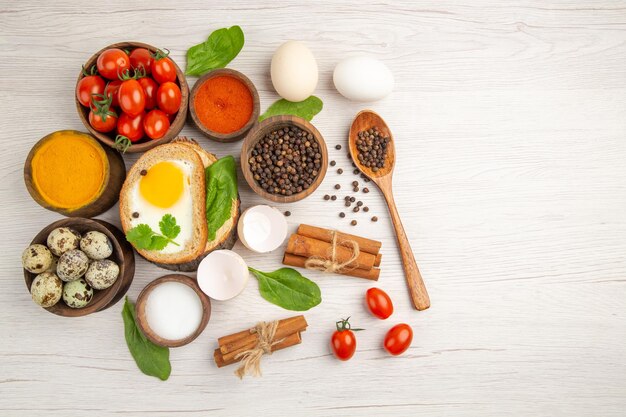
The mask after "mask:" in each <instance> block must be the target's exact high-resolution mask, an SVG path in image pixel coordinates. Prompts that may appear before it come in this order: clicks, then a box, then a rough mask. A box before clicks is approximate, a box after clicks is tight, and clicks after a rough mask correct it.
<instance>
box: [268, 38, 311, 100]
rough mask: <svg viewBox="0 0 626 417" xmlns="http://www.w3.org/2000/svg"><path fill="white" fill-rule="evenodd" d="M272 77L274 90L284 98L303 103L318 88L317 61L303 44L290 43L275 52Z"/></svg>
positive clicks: (284, 44)
mask: <svg viewBox="0 0 626 417" xmlns="http://www.w3.org/2000/svg"><path fill="white" fill-rule="evenodd" d="M271 75H272V84H273V85H274V89H276V92H277V93H278V94H279V95H280V96H281V97H282V98H284V99H285V100H289V101H302V100H305V99H307V98H308V97H309V96H310V95H311V94H313V92H314V91H315V87H316V86H317V77H318V74H317V61H315V57H314V56H313V54H312V53H311V51H310V50H309V49H308V48H307V47H306V46H304V44H303V43H301V42H297V41H288V42H285V43H283V44H282V45H281V46H280V47H279V48H278V49H277V50H276V52H274V56H273V57H272V65H271Z"/></svg>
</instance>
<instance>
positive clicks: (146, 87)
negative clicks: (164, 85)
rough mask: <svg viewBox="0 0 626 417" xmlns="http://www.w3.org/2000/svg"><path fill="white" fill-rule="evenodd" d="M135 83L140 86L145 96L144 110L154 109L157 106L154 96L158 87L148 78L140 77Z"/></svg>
mask: <svg viewBox="0 0 626 417" xmlns="http://www.w3.org/2000/svg"><path fill="white" fill-rule="evenodd" d="M137 81H139V84H141V87H142V88H143V92H144V95H145V96H146V110H150V109H153V108H155V107H156V106H157V101H156V96H157V91H158V89H159V85H158V84H157V83H156V81H154V80H153V79H152V78H150V77H142V78H140V79H138V80H137Z"/></svg>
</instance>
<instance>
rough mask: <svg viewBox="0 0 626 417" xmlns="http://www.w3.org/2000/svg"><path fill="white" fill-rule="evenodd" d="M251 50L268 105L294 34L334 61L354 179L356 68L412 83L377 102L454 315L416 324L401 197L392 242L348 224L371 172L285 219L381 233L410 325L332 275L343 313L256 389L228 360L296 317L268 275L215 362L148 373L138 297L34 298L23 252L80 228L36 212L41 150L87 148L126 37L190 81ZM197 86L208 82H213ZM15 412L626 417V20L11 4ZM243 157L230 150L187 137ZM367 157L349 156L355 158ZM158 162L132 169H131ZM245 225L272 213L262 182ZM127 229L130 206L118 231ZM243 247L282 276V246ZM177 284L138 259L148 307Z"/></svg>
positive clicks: (3, 60)
mask: <svg viewBox="0 0 626 417" xmlns="http://www.w3.org/2000/svg"><path fill="white" fill-rule="evenodd" d="M234 24H239V25H241V26H242V28H243V30H244V32H245V35H246V44H245V47H244V49H243V51H242V52H241V54H240V55H239V56H238V57H237V58H236V59H235V60H234V61H233V62H232V63H231V64H230V67H232V68H236V69H238V70H241V71H242V72H244V73H245V74H247V75H248V76H249V77H250V78H251V79H252V81H253V82H254V83H255V84H256V85H257V87H258V89H259V93H260V95H261V101H262V107H263V108H266V107H267V106H268V105H269V104H270V103H271V102H273V101H274V100H275V99H276V98H277V96H276V94H275V92H274V91H273V89H272V86H271V82H270V79H269V62H270V58H271V55H272V53H273V51H274V50H275V49H276V47H277V46H278V45H280V44H281V43H282V42H284V41H286V40H288V39H299V40H301V41H304V42H305V43H306V44H307V45H308V46H309V47H310V48H311V50H312V51H313V53H314V54H315V56H316V58H317V61H318V64H319V69H320V82H319V86H318V89H317V92H316V93H317V94H318V95H319V96H320V97H321V98H322V99H323V100H324V110H323V112H322V113H320V114H319V115H318V116H317V117H316V118H315V119H314V123H315V125H316V126H317V127H318V128H319V129H320V131H321V132H322V134H323V135H324V137H325V138H326V140H327V142H328V144H329V151H330V154H331V158H332V159H336V160H337V161H338V166H337V167H343V168H344V169H345V170H346V171H348V172H350V171H351V169H350V168H351V167H350V165H349V164H348V162H347V158H346V155H345V151H344V150H342V151H341V152H339V151H335V150H334V145H335V144H337V143H344V144H345V141H346V133H347V129H348V126H349V124H350V122H351V120H352V117H353V116H354V115H355V114H356V112H357V111H358V110H360V109H362V108H364V107H366V106H363V105H360V104H356V103H350V102H348V101H347V100H345V99H344V98H342V97H341V96H340V95H339V94H338V93H337V92H336V91H335V90H334V88H333V86H332V69H333V68H334V65H335V64H336V63H337V62H338V61H339V60H340V59H341V58H343V57H345V56H347V55H348V54H350V53H359V52H370V53H373V54H374V55H376V56H378V57H379V58H381V59H382V60H384V61H385V62H386V63H387V64H388V65H389V67H390V68H391V69H392V71H393V73H394V75H395V79H396V88H395V90H394V92H393V93H392V94H391V95H390V96H389V97H388V98H386V99H384V100H383V101H380V102H377V103H373V104H371V105H369V106H367V107H371V108H373V109H375V110H376V111H378V112H380V114H381V115H383V117H385V118H386V119H387V121H388V123H389V125H390V126H391V128H392V130H393V132H394V134H395V138H396V147H397V153H398V155H399V159H398V161H397V170H396V178H395V192H396V196H397V198H396V199H397V203H398V206H399V210H400V212H401V214H402V216H403V218H404V224H405V226H406V228H407V233H408V235H409V237H410V239H411V243H412V245H413V249H414V252H415V255H416V258H417V260H418V263H419V265H420V267H421V270H422V272H423V275H424V277H425V280H426V283H427V286H428V288H429V290H430V295H431V299H432V307H431V309H430V310H428V311H425V312H421V313H419V312H416V311H414V310H412V309H411V307H410V303H409V298H408V296H407V292H406V288H405V283H404V278H403V274H402V270H401V264H400V258H399V255H398V252H397V247H396V244H395V241H394V238H393V234H392V230H391V223H390V221H389V218H388V215H387V214H386V212H385V209H384V206H383V203H382V198H381V196H380V194H379V193H378V192H371V193H370V194H368V195H364V196H363V200H364V201H365V202H366V204H367V205H368V206H369V207H370V208H371V211H370V213H369V214H370V215H378V217H380V221H379V222H378V223H376V224H372V223H371V222H369V221H368V220H367V218H368V216H366V215H365V214H363V213H361V215H360V216H359V217H358V219H359V225H358V226H357V227H354V228H351V227H350V226H349V225H348V220H349V219H343V220H342V219H339V218H338V217H337V213H338V212H339V211H340V210H341V209H342V203H341V201H340V200H341V198H340V200H338V201H336V202H325V201H323V199H322V196H323V195H324V194H326V193H329V192H331V191H333V190H332V187H333V185H334V184H335V183H337V182H339V183H341V184H342V185H343V188H342V192H341V193H340V194H339V195H340V197H343V195H344V193H345V191H344V190H346V189H347V188H348V184H349V182H351V181H352V180H353V177H352V176H351V175H346V174H344V175H343V176H341V177H340V176H338V175H337V174H336V173H335V172H334V170H331V171H329V174H328V175H327V177H326V180H325V181H324V183H323V184H322V186H321V187H320V188H319V189H318V190H317V191H316V192H315V193H314V194H313V195H312V196H311V197H309V198H308V199H306V200H304V201H301V202H299V203H295V204H291V205H288V206H287V205H285V206H281V207H280V209H282V210H286V209H289V210H290V211H291V212H292V213H293V215H292V216H291V217H290V218H289V221H290V223H291V225H292V226H293V227H295V225H296V224H298V223H300V222H310V223H314V224H319V225H325V226H333V227H337V228H340V229H343V230H349V231H354V232H356V233H360V234H363V235H367V236H371V237H375V238H379V239H380V240H382V242H383V249H382V251H383V254H384V258H383V259H384V261H383V273H382V276H381V279H380V281H379V283H378V284H377V285H379V286H381V287H382V288H384V289H385V290H387V291H388V292H389V294H390V295H391V296H392V297H393V300H394V302H395V306H396V312H395V313H394V315H393V316H392V317H391V318H390V319H389V320H387V321H380V320H377V319H374V318H372V317H371V316H370V315H369V314H368V313H367V312H366V311H365V308H364V306H363V302H362V299H363V295H364V292H365V290H366V289H367V288H369V287H370V286H371V285H372V284H371V283H369V282H367V281H361V280H357V279H350V278H346V277H340V276H336V277H335V276H332V277H323V276H321V275H320V274H315V273H308V274H307V275H309V276H310V277H312V278H313V279H315V280H316V281H317V282H318V283H319V285H320V287H321V289H322V294H323V303H322V304H321V305H320V306H319V307H317V308H315V309H313V310H311V311H309V312H308V313H306V318H307V320H308V321H309V323H310V327H309V329H308V330H307V331H306V333H305V334H304V335H303V339H304V340H303V343H302V345H300V346H298V347H295V348H292V349H288V350H285V351H282V352H279V353H277V354H275V355H274V356H272V357H270V358H268V359H266V360H265V361H264V365H263V367H264V376H263V377H262V378H260V379H252V378H250V379H246V380H244V381H239V380H238V379H237V378H236V377H235V376H234V375H233V370H234V368H233V367H228V368H223V369H217V368H216V366H215V365H214V363H213V361H212V351H213V349H214V348H215V347H216V338H217V337H219V336H222V335H225V334H228V333H231V332H234V331H237V330H241V329H243V328H246V327H248V326H251V325H253V324H254V323H255V322H256V321H258V320H270V319H276V318H282V317H287V316H289V315H291V313H290V312H287V311H284V310H282V309H280V308H278V307H275V306H273V305H272V304H269V303H267V302H266V301H264V300H263V299H262V298H261V297H260V296H259V294H258V289H257V283H256V281H255V280H254V279H252V280H251V282H250V285H249V286H248V287H247V289H246V290H245V292H244V293H243V294H242V295H241V296H239V297H238V298H236V299H235V300H232V301H230V302H214V303H213V314H212V317H211V322H210V324H209V326H208V328H207V329H206V330H205V332H204V333H203V334H202V335H201V337H200V338H199V339H198V340H196V341H195V342H194V343H193V344H191V345H188V346H186V347H182V348H179V349H172V351H171V361H172V368H173V370H172V375H171V378H170V379H169V380H168V381H167V382H161V381H159V380H157V379H155V378H150V377H147V376H145V375H143V374H142V373H141V372H139V371H138V370H137V368H136V366H135V363H134V362H133V360H132V358H131V356H130V354H129V352H128V349H127V347H126V344H125V342H124V329H123V324H122V318H121V315H120V312H121V309H122V303H118V304H117V305H115V306H114V307H112V308H110V309H109V310H107V311H105V312H101V313H98V314H94V315H91V316H88V317H83V318H75V319H65V318H61V317H57V316H54V315H52V314H49V313H47V312H45V311H44V310H42V309H40V308H39V307H37V306H36V305H35V304H33V303H32V301H31V300H30V296H29V294H28V293H27V291H26V289H25V286H24V282H23V277H22V269H21V267H20V259H19V258H20V253H21V251H22V249H23V248H24V247H25V246H26V245H27V244H28V242H29V241H30V239H31V238H32V237H33V236H34V235H35V234H36V233H37V232H38V231H39V230H40V229H41V228H43V227H44V226H45V225H47V224H48V223H50V222H52V221H54V220H57V219H59V218H60V216H59V215H57V214H55V213H52V212H49V211H46V210H44V209H42V208H41V207H39V206H38V205H37V204H35V203H34V202H33V201H32V200H31V198H30V197H29V195H28V194H27V192H26V190H25V187H24V184H23V179H22V167H23V162H24V159H25V157H26V154H27V152H28V150H29V149H30V147H31V146H32V144H33V143H34V142H35V141H37V140H38V139H39V138H41V137H42V136H44V135H45V134H47V133H49V132H51V131H54V130H59V129H79V130H84V129H83V126H82V125H81V122H80V120H79V119H78V116H77V114H76V110H75V108H74V98H73V91H74V85H75V81H76V76H77V74H78V71H79V70H80V66H81V64H82V63H84V61H86V60H87V58H88V57H89V56H90V55H91V54H92V53H94V52H95V51H96V50H98V49H100V48H102V47H103V46H106V45H107V44H110V43H113V42H116V41H121V40H140V41H144V42H147V43H150V44H154V45H158V46H161V47H167V48H169V49H170V50H171V51H172V57H173V58H174V59H175V60H176V61H177V62H178V63H179V64H180V65H181V66H184V63H185V59H184V57H185V52H186V50H187V48H189V47H190V46H192V45H194V44H196V43H199V42H201V41H203V40H204V39H206V37H207V36H208V35H209V33H210V32H211V31H212V30H214V29H217V28H220V27H224V26H230V25H234ZM194 80H195V79H190V80H189V81H190V84H192V83H193V82H194ZM0 131H1V132H2V134H1V136H0V137H1V140H2V146H1V147H0V153H1V158H2V165H1V167H0V190H1V193H2V194H1V204H2V206H1V207H2V209H1V210H0V224H1V225H2V227H1V230H2V232H0V239H1V242H2V246H1V249H0V256H1V262H0V272H1V279H2V281H1V284H0V335H1V338H2V342H1V343H0V415H2V416H22V415H28V416H48V415H55V416H56V415H58V416H61V415H63V416H85V415H95V416H119V415H130V416H157V415H167V416H173V415H184V416H206V415H224V416H232V415H268V416H270V415H272V416H275V415H297V416H354V415H385V416H389V415H401V416H409V415H418V413H419V415H427V416H435V415H446V416H457V415H459V416H461V415H463V416H476V415H494V416H495V415H497V416H502V415H529V416H539V415H544V416H558V415H563V416H565V415H567V416H572V415H577V416H578V415H580V416H617V415H624V413H625V412H626V356H625V355H626V347H625V341H626V261H625V257H626V162H625V161H626V2H625V1H609V0H597V1H586V2H583V1H526V0H523V1H522V0H520V1H491V2H489V1H474V2H469V1H466V2H458V1H448V0H444V1H442V0H438V1H407V2H403V3H402V2H396V1H394V2H391V1H377V2H372V3H368V2H353V3H352V4H348V2H343V1H342V2H331V3H329V2H324V1H318V2H296V1H272V2H265V4H262V3H260V2H252V1H236V2H234V1H211V2H208V1H200V0H198V1H195V2H173V1H158V0H154V1H150V2H144V3H141V4H140V3H139V2H130V1H124V0H118V1H106V2H105V1H103V2H94V1H89V2H87V1H85V2H75V1H70V0H64V1H54V2H52V1H50V2H36V1H33V0H20V1H10V0H0ZM183 133H184V134H186V135H188V136H191V137H194V138H197V139H199V140H200V143H201V144H202V145H203V146H204V147H206V148H207V149H208V150H210V151H211V152H215V153H217V154H218V155H220V156H223V155H227V154H235V155H238V152H239V148H240V143H236V144H231V145H220V144H216V143H212V142H209V141H208V140H206V139H204V138H203V137H202V136H201V135H200V133H199V131H197V130H196V129H194V128H193V127H191V126H186V127H185V129H184V130H183ZM344 149H345V148H344ZM134 160H135V158H134V157H126V162H127V164H128V165H130V164H132V162H133V161H134ZM240 188H241V199H242V202H243V206H244V207H248V206H251V205H254V204H259V203H263V200H261V199H260V198H259V197H256V196H255V195H253V194H252V192H251V191H250V189H249V188H248V187H247V185H245V183H244V181H243V179H241V180H240ZM101 217H102V218H103V219H106V220H108V221H112V222H113V223H115V224H118V225H119V219H118V218H117V212H116V208H114V209H112V210H110V211H109V212H107V213H105V214H104V215H102V216H101ZM235 250H237V251H238V252H239V253H241V254H242V255H243V256H244V258H245V259H246V260H247V261H248V263H249V264H250V265H253V266H255V267H256V268H258V269H261V270H273V269H275V268H277V267H279V266H280V259H281V253H280V252H281V251H277V252H276V253H272V254H271V255H269V256H262V255H253V254H252V253H250V252H249V251H247V250H245V249H244V248H243V247H242V246H241V244H240V243H238V244H237V245H236V246H235ZM165 273H166V271H164V270H161V269H159V268H157V267H154V266H152V265H149V264H148V263H147V262H145V261H144V260H143V259H140V258H139V259H138V262H137V272H136V275H135V280H134V282H133V285H132V287H131V288H130V291H129V292H128V295H129V296H130V298H131V299H135V298H136V297H137V295H138V293H139V291H140V290H141V289H142V288H143V287H144V286H145V285H146V284H147V283H148V282H150V281H151V280H153V279H155V278H156V277H158V276H160V275H163V274H165ZM345 316H352V318H353V322H354V325H358V326H359V327H365V328H367V331H364V332H360V333H359V334H358V345H359V347H358V352H357V354H356V356H355V357H354V358H353V360H351V361H350V362H347V363H341V362H339V361H337V360H335V359H334V358H333V357H332V355H331V354H330V351H329V347H328V340H329V337H330V334H331V333H332V331H333V328H334V322H335V321H336V320H337V319H339V318H340V317H345ZM402 321H405V322H407V323H410V324H411V325H412V326H413V329H414V331H415V338H414V343H413V345H412V347H411V349H410V350H409V351H408V352H407V353H406V354H405V355H403V356H401V357H398V358H392V357H389V356H388V355H387V354H386V353H385V352H384V351H383V350H382V348H381V340H382V338H383V335H384V333H385V332H386V330H387V329H388V328H389V327H390V326H391V325H392V324H394V323H398V322H402Z"/></svg>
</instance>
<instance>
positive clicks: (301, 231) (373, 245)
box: [296, 224, 382, 255]
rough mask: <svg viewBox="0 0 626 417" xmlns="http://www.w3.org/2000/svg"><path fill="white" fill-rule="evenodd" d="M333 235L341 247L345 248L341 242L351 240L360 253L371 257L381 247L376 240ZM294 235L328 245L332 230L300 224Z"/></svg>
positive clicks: (331, 238)
mask: <svg viewBox="0 0 626 417" xmlns="http://www.w3.org/2000/svg"><path fill="white" fill-rule="evenodd" d="M335 233H337V241H338V242H339V244H340V245H342V246H345V244H344V243H342V242H345V241H346V240H352V241H354V242H356V243H357V244H358V245H359V250H360V251H361V252H367V253H371V254H373V255H376V254H378V252H380V247H381V246H382V243H381V242H379V241H377V240H371V239H367V238H364V237H361V236H355V235H351V234H348V233H343V232H335ZM296 234H298V235H300V236H306V237H310V238H312V239H317V240H321V241H324V242H328V243H330V242H332V241H333V231H332V230H329V229H324V228H323V227H316V226H311V225H308V224H301V225H300V226H298V230H297V232H296Z"/></svg>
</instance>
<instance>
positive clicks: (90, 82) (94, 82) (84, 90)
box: [76, 67, 105, 107]
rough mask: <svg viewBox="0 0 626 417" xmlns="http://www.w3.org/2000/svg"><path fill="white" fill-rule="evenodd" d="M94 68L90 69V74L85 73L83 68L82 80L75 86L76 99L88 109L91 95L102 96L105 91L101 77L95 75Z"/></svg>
mask: <svg viewBox="0 0 626 417" xmlns="http://www.w3.org/2000/svg"><path fill="white" fill-rule="evenodd" d="M95 72H96V71H95V67H92V68H91V73H87V72H86V71H85V69H84V68H83V74H84V75H85V76H84V77H83V78H81V79H80V81H78V84H77V85H76V99H77V100H78V102H79V103H80V104H82V105H83V106H85V107H89V105H90V104H91V95H92V94H102V93H104V89H105V86H104V85H105V82H104V79H103V78H102V77H100V76H99V75H95Z"/></svg>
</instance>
